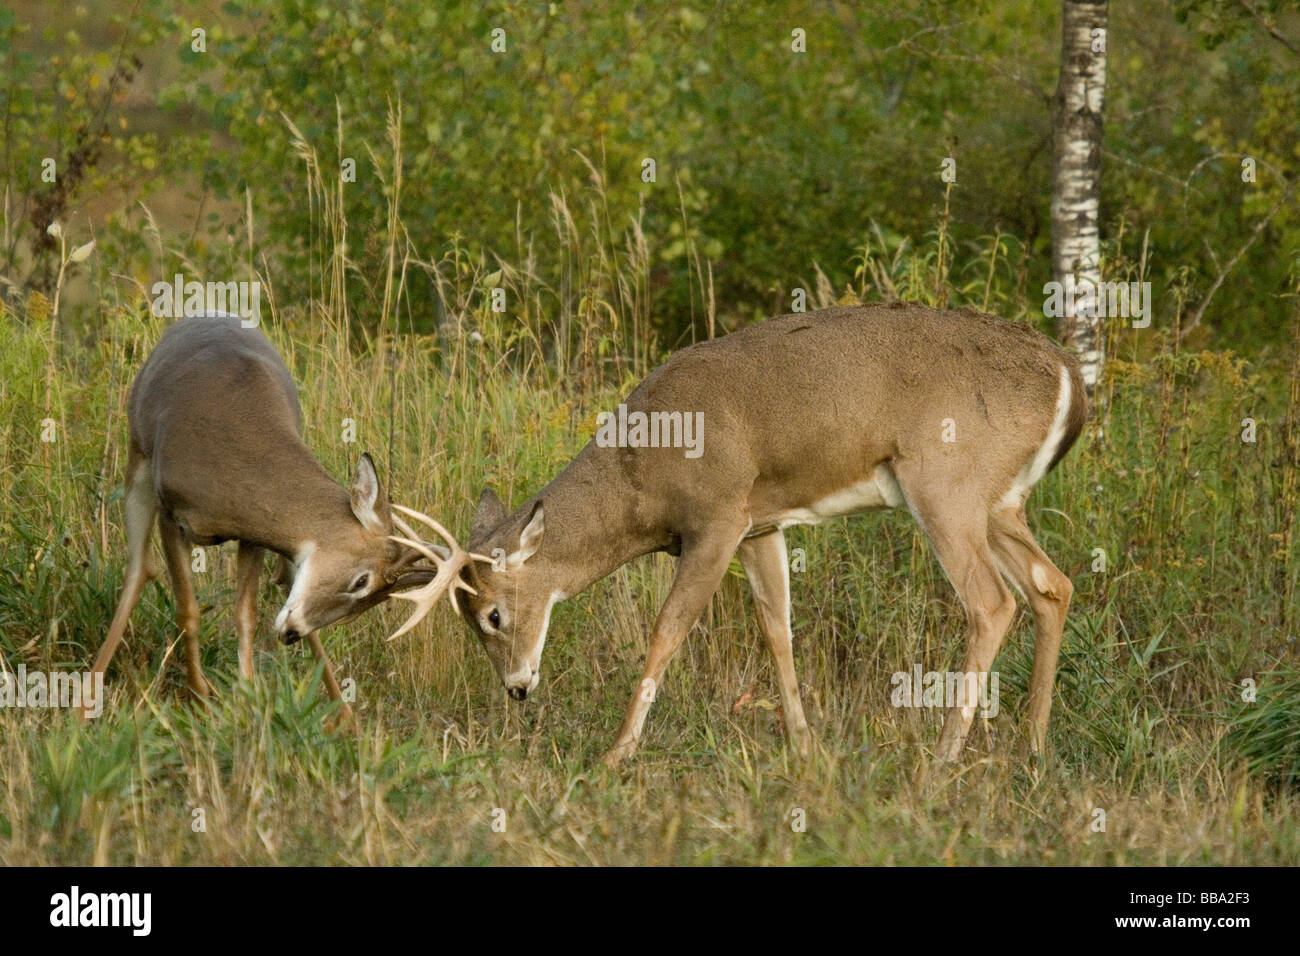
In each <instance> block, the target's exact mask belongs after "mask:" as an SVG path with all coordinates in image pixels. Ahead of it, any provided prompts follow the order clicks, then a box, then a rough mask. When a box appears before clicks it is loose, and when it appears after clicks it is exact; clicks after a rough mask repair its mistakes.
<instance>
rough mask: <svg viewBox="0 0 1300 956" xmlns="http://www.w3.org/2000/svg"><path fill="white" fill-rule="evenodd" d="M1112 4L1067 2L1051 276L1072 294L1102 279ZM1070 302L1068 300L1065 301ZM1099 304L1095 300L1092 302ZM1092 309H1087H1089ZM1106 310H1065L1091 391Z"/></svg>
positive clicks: (1056, 119) (1068, 335) (1063, 320)
mask: <svg viewBox="0 0 1300 956" xmlns="http://www.w3.org/2000/svg"><path fill="white" fill-rule="evenodd" d="M1106 4H1107V0H1062V3H1061V12H1062V17H1061V77H1060V81H1059V82H1058V84H1057V87H1056V95H1055V97H1054V98H1053V101H1052V130H1053V132H1052V271H1053V273H1054V278H1055V280H1056V281H1057V282H1060V283H1062V285H1064V286H1065V288H1066V289H1069V288H1071V287H1072V286H1071V285H1070V282H1071V279H1072V280H1073V286H1075V287H1078V286H1086V285H1087V284H1089V283H1092V284H1093V288H1094V289H1097V288H1099V285H1098V284H1099V283H1100V282H1101V268H1100V263H1101V237H1100V235H1099V233H1098V231H1097V219H1098V199H1099V197H1100V192H1101V130H1102V107H1103V106H1104V104H1105V100H1106V14H1107V6H1106ZM1071 300H1072V297H1071V296H1067V297H1066V302H1067V303H1069V302H1071ZM1093 301H1094V302H1095V301H1096V300H1095V298H1094V300H1093ZM1084 311H1085V312H1086V310H1084ZM1100 311H1101V310H1100V309H1093V310H1092V314H1081V315H1076V314H1074V313H1075V310H1074V309H1073V308H1067V310H1066V313H1065V314H1064V315H1063V316H1061V317H1060V320H1059V321H1060V324H1059V327H1058V329H1057V332H1058V334H1059V336H1060V338H1061V340H1062V341H1063V342H1064V343H1065V344H1066V345H1067V346H1069V347H1070V348H1072V349H1073V350H1074V351H1075V353H1076V354H1077V355H1078V356H1079V362H1080V364H1081V365H1082V366H1083V380H1084V382H1085V383H1086V384H1087V386H1088V391H1089V392H1091V391H1092V389H1093V386H1094V385H1096V383H1097V380H1098V379H1099V378H1100V377H1101V371H1102V367H1103V365H1104V363H1105V354H1104V350H1105V339H1104V337H1103V334H1102V325H1101V316H1100V315H1099V314H1097V313H1098V312H1100Z"/></svg>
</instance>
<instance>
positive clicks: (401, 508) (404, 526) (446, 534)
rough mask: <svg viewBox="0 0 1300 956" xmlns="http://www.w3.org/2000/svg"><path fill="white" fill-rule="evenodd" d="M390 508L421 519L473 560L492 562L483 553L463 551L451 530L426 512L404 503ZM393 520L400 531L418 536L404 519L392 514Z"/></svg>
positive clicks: (413, 536)
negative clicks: (423, 512) (408, 506)
mask: <svg viewBox="0 0 1300 956" xmlns="http://www.w3.org/2000/svg"><path fill="white" fill-rule="evenodd" d="M392 508H393V510H395V511H400V512H402V513H403V514H407V515H410V516H411V517H412V518H414V519H415V520H416V521H423V522H424V523H425V524H427V525H428V526H429V527H430V528H432V529H433V530H434V531H436V532H438V534H439V535H440V536H441V537H442V539H443V540H444V541H446V542H447V543H448V544H450V545H452V546H453V549H454V550H460V551H462V553H464V554H466V555H468V556H469V557H471V558H473V559H474V560H475V561H484V562H487V563H488V564H491V563H492V559H491V558H490V557H488V556H487V555H485V554H475V553H474V552H472V551H464V549H462V548H461V547H460V545H458V544H456V539H455V538H454V537H452V534H451V532H450V531H448V530H447V529H446V528H444V527H443V526H442V525H440V524H439V523H438V522H437V521H435V520H434V519H433V518H430V517H429V516H428V515H426V514H421V513H420V512H418V511H416V510H415V509H414V508H407V507H405V506H404V505H393V506H392ZM393 522H394V524H396V525H397V526H398V527H399V528H401V529H402V531H404V532H405V533H406V534H408V535H410V536H411V537H412V538H418V537H419V535H417V534H416V533H415V532H414V531H412V530H411V526H410V525H408V524H407V523H406V522H405V521H403V520H402V519H401V518H398V517H397V516H396V515H394V516H393Z"/></svg>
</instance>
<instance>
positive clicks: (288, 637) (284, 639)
mask: <svg viewBox="0 0 1300 956" xmlns="http://www.w3.org/2000/svg"><path fill="white" fill-rule="evenodd" d="M301 640H302V635H301V634H299V633H298V629H297V628H296V627H291V628H289V629H288V630H286V631H284V632H282V633H281V634H280V643H282V644H284V645H286V646H288V645H290V644H297V643H298V642H299V641H301Z"/></svg>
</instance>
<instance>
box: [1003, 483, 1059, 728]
mask: <svg viewBox="0 0 1300 956" xmlns="http://www.w3.org/2000/svg"><path fill="white" fill-rule="evenodd" d="M989 543H990V544H991V545H992V547H993V553H994V555H996V557H997V559H998V563H999V565H1000V566H1001V568H1002V571H1003V573H1005V574H1006V575H1007V577H1009V578H1010V579H1011V580H1012V581H1013V582H1015V585H1016V587H1017V588H1018V589H1019V590H1020V592H1021V594H1023V595H1024V596H1025V600H1026V601H1027V602H1028V603H1029V607H1030V610H1032V611H1033V613H1034V670H1033V676H1032V677H1031V678H1030V682H1029V733H1030V737H1029V740H1030V746H1031V747H1032V748H1033V749H1034V751H1035V752H1036V753H1038V752H1041V751H1042V749H1043V746H1044V745H1045V743H1046V740H1047V720H1048V717H1049V715H1050V714H1051V711H1052V686H1053V683H1054V682H1055V679H1056V660H1057V656H1058V655H1059V653H1060V650H1061V635H1062V633H1063V632H1064V630H1065V613H1066V610H1067V609H1068V608H1069V606H1070V596H1071V595H1072V594H1073V593H1074V585H1073V584H1071V583H1070V579H1069V578H1068V577H1067V576H1066V575H1065V574H1064V573H1062V572H1061V571H1060V570H1059V569H1058V568H1057V567H1056V565H1054V564H1052V562H1051V560H1050V559H1049V558H1048V557H1047V555H1046V554H1044V553H1043V549H1042V548H1040V547H1039V546H1038V542H1037V541H1035V540H1034V536H1033V535H1032V534H1031V533H1030V531H1029V525H1028V524H1026V523H1025V512H1024V509H1023V508H1017V509H1015V510H1011V509H1004V510H1001V511H997V512H994V514H993V515H992V516H991V518H990V522H989Z"/></svg>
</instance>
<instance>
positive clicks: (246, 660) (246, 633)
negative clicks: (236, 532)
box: [235, 541, 266, 681]
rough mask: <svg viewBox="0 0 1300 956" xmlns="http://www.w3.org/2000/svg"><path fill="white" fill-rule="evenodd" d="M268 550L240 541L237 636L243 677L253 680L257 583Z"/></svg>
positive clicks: (236, 573)
mask: <svg viewBox="0 0 1300 956" xmlns="http://www.w3.org/2000/svg"><path fill="white" fill-rule="evenodd" d="M265 553H266V552H265V550H264V549H263V548H261V547H259V546H257V545H255V544H249V543H248V542H246V541H241V542H239V557H238V558H237V559H236V563H235V636H236V637H237V638H238V639H239V676H240V677H242V678H243V679H244V680H249V681H251V680H252V679H253V638H254V636H255V635H256V634H257V582H258V579H259V578H260V577H261V574H262V557H263V555H264V554H265Z"/></svg>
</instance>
